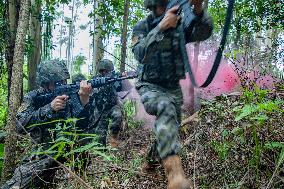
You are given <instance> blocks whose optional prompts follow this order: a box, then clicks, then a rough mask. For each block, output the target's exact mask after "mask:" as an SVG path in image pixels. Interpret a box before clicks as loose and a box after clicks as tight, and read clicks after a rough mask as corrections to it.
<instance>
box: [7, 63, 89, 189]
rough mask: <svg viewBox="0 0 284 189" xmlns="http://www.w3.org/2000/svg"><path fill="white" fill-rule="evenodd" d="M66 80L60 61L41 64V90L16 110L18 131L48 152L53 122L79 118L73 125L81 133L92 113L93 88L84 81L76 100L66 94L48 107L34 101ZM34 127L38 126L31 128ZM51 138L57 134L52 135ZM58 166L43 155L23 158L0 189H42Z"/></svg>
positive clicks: (31, 94)
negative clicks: (27, 134)
mask: <svg viewBox="0 0 284 189" xmlns="http://www.w3.org/2000/svg"><path fill="white" fill-rule="evenodd" d="M68 78H69V73H68V70H67V67H66V65H65V63H64V62H63V61H60V60H58V59H55V60H50V61H45V62H42V63H41V64H40V65H39V66H38V71H37V81H38V84H39V85H40V86H41V87H40V88H39V89H37V90H33V91H31V92H29V93H28V94H26V95H25V97H24V101H23V103H22V105H21V107H20V108H19V110H18V113H17V119H18V120H19V124H18V125H17V130H18V132H19V133H23V134H26V132H28V133H29V134H30V136H31V137H32V139H33V141H34V142H36V143H37V144H38V145H39V146H40V148H42V150H47V149H48V148H49V147H50V146H49V145H50V142H52V136H51V134H50V132H49V129H55V127H56V123H55V122H54V121H55V120H62V119H68V118H71V117H73V118H81V119H79V120H78V121H77V123H76V125H75V126H76V127H77V128H79V129H80V130H85V129H86V128H87V126H88V119H89V117H90V111H91V110H90V108H91V106H90V105H89V95H90V94H91V92H92V87H91V86H90V84H88V83H87V81H81V83H80V90H79V93H78V95H75V96H76V98H75V97H72V99H70V98H69V97H68V96H66V95H62V96H57V97H56V98H55V99H54V100H52V102H51V103H47V104H44V103H42V102H39V101H37V100H36V96H37V95H39V94H44V93H49V92H52V91H53V90H54V89H55V85H56V83H61V84H66V81H67V79H68ZM73 98H74V99H73ZM34 124H37V126H34V127H30V126H31V125H34ZM53 136H56V134H55V133H54V135H53ZM57 166H58V165H57V163H56V162H55V161H54V160H53V159H52V158H50V157H48V156H46V155H39V156H35V155H34V156H31V157H28V158H25V159H24V160H23V162H22V165H21V166H20V167H18V168H17V169H16V170H15V172H14V175H13V177H12V179H10V180H9V181H7V182H6V183H5V184H4V185H3V186H2V189H9V188H33V187H36V188H41V185H42V184H43V182H42V180H44V181H45V180H46V179H47V180H48V181H50V179H52V178H53V176H54V174H55V171H56V169H55V168H56V167H57Z"/></svg>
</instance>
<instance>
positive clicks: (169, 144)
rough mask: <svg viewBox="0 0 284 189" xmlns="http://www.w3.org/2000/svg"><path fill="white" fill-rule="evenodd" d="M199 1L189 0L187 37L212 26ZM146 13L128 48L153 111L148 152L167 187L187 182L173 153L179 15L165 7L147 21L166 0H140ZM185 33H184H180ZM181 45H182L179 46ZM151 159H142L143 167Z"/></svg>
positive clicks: (176, 147) (180, 72)
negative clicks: (190, 23) (155, 22)
mask: <svg viewBox="0 0 284 189" xmlns="http://www.w3.org/2000/svg"><path fill="white" fill-rule="evenodd" d="M202 3H203V0H192V1H191V4H192V6H193V13H194V14H195V16H196V19H195V22H194V26H193V30H192V31H193V32H192V33H191V35H190V36H185V38H186V41H187V42H194V41H202V40H206V39H207V38H209V37H210V35H211V33H212V30H213V22H212V19H211V17H209V15H208V14H207V13H206V12H205V11H203V9H202ZM144 4H145V7H146V8H147V9H149V10H150V11H151V14H150V15H149V16H148V17H147V18H146V19H144V20H142V21H140V22H138V23H137V24H136V26H135V27H134V29H133V37H132V41H133V49H132V50H133V53H134V55H135V58H136V59H137V60H138V61H139V63H140V64H139V66H141V69H140V73H139V81H138V82H137V83H136V89H137V90H138V93H139V95H140V96H141V101H142V103H143V105H144V107H145V109H146V111H147V113H149V114H151V115H155V116H156V122H155V126H154V133H155V135H156V141H155V142H154V145H153V146H152V148H151V151H150V153H149V156H152V157H151V158H152V159H156V157H153V156H154V154H158V155H159V158H161V160H162V163H163V166H164V168H165V172H166V176H167V179H168V189H188V188H192V184H191V183H190V181H189V180H187V179H186V176H185V173H184V171H183V168H182V165H181V159H180V157H179V155H178V153H179V151H180V142H179V140H178V128H179V124H180V122H181V105H182V92H181V88H180V85H179V80H180V79H183V78H185V65H184V62H183V61H182V54H181V49H180V48H181V47H180V41H179V36H180V35H183V34H182V33H180V31H179V30H178V28H177V25H178V22H179V19H180V16H178V15H176V12H177V10H178V7H177V6H175V7H173V8H171V9H170V10H168V11H167V12H166V14H165V16H164V18H163V19H162V20H161V22H160V23H159V24H158V25H157V26H152V25H151V23H152V21H153V20H154V19H155V18H157V17H159V16H161V15H162V14H163V13H164V12H165V11H166V6H167V4H168V0H145V1H144ZM185 33H187V32H185ZM182 48H186V47H182ZM151 166H153V164H152V163H151V161H149V162H148V165H147V167H151Z"/></svg>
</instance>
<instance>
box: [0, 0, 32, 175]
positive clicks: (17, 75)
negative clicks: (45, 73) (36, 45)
mask: <svg viewBox="0 0 284 189" xmlns="http://www.w3.org/2000/svg"><path fill="white" fill-rule="evenodd" d="M29 8H30V0H21V8H20V17H19V23H18V28H17V35H16V42H15V50H14V57H13V68H12V80H11V87H10V98H9V109H8V119H7V125H6V128H5V129H6V132H7V137H6V140H5V157H4V167H3V172H2V181H6V180H7V179H9V178H10V177H11V175H12V173H13V171H14V169H15V167H16V150H15V149H16V147H17V146H16V145H15V139H16V137H15V136H16V135H15V126H16V124H17V120H16V113H17V110H18V108H19V106H20V103H21V98H20V95H19V94H20V93H21V90H22V85H23V62H24V45H25V37H26V34H27V29H28V23H29Z"/></svg>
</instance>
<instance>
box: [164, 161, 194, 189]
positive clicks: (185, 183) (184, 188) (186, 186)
mask: <svg viewBox="0 0 284 189" xmlns="http://www.w3.org/2000/svg"><path fill="white" fill-rule="evenodd" d="M163 165H164V168H165V173H166V176H167V179H168V187H167V189H192V188H193V186H192V183H191V182H190V181H189V180H187V179H186V177H185V174H184V171H183V169H182V165H181V159H180V157H179V156H177V155H172V156H168V157H167V158H165V159H163Z"/></svg>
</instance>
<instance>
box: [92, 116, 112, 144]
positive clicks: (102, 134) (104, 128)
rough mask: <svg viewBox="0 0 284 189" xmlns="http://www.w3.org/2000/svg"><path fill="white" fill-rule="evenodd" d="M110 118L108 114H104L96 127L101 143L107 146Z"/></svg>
mask: <svg viewBox="0 0 284 189" xmlns="http://www.w3.org/2000/svg"><path fill="white" fill-rule="evenodd" d="M108 124H109V117H108V112H105V113H102V116H101V118H100V120H99V121H98V123H97V125H96V126H95V127H96V128H95V134H97V135H98V137H99V143H101V144H102V145H106V140H107V132H108Z"/></svg>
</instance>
